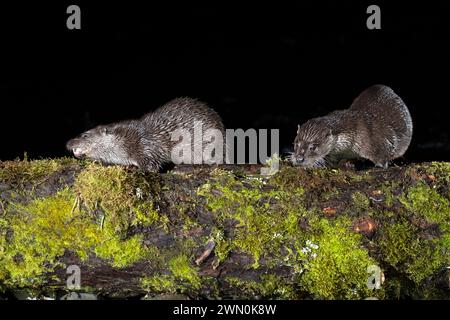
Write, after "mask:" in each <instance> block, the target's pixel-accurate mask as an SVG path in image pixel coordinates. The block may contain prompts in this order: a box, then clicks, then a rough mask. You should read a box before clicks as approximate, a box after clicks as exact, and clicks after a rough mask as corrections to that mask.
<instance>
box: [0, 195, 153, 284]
mask: <svg viewBox="0 0 450 320" xmlns="http://www.w3.org/2000/svg"><path fill="white" fill-rule="evenodd" d="M74 203H75V197H74V195H73V194H72V192H71V190H70V189H64V190H62V191H60V192H58V193H57V194H56V195H55V196H52V197H48V198H43V199H37V200H34V201H32V202H31V203H29V204H27V205H14V206H13V208H14V213H13V214H9V215H7V217H6V218H5V219H3V220H2V227H1V228H0V230H2V238H1V239H2V240H1V241H2V243H1V244H2V246H1V247H2V250H1V251H0V262H1V263H0V280H2V281H5V282H6V283H11V284H14V285H17V286H23V285H36V284H38V283H39V282H40V276H41V275H43V274H44V273H46V272H51V271H52V270H53V269H54V268H55V267H56V266H57V265H58V262H57V259H58V257H60V256H61V255H63V254H64V252H65V251H66V250H70V251H73V252H74V253H76V254H77V255H78V256H79V257H80V258H81V259H82V260H85V259H87V258H88V256H89V254H90V253H92V252H94V253H96V254H97V255H98V256H99V257H101V258H104V259H107V260H108V261H110V263H111V264H112V265H113V266H115V267H125V266H128V265H131V264H133V263H134V262H136V261H138V260H140V259H142V258H143V257H145V256H146V250H145V249H144V248H143V246H142V245H141V237H140V236H133V237H131V238H129V239H126V240H121V239H120V237H119V236H118V235H117V234H115V233H114V232H111V230H110V229H101V228H100V227H99V226H98V225H97V224H96V223H94V222H93V221H92V220H91V217H90V215H88V214H86V213H84V212H83V211H80V210H76V209H75V208H74ZM9 233H10V235H8V234H9Z"/></svg>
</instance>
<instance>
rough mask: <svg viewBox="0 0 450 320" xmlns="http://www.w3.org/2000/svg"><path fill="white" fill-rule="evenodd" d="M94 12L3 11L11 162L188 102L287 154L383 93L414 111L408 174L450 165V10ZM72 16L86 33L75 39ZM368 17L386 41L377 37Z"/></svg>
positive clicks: (88, 6) (437, 6)
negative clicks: (314, 122)
mask: <svg viewBox="0 0 450 320" xmlns="http://www.w3.org/2000/svg"><path fill="white" fill-rule="evenodd" d="M93 2H94V1H90V2H89V3H88V2H87V1H72V2H70V3H69V2H64V1H58V2H56V1H55V2H54V3H53V4H50V3H47V4H37V3H34V4H32V3H31V2H30V4H27V3H26V2H25V3H24V2H21V3H18V4H14V5H3V4H2V7H1V8H0V39H1V42H0V48H1V69H0V110H1V111H0V112H1V115H0V119H1V122H0V137H1V148H0V159H1V160H6V159H14V158H17V157H22V156H23V154H24V152H27V153H28V156H29V157H30V158H40V157H53V156H64V155H68V153H67V152H66V150H65V147H64V145H65V142H66V141H67V140H68V139H69V138H72V137H73V136H74V135H77V134H78V133H80V132H82V131H84V130H86V129H88V128H90V127H92V126H94V125H97V124H100V123H108V122H112V121H117V120H121V119H127V118H134V117H139V116H141V115H142V114H144V113H145V112H147V111H149V110H152V109H155V108H156V107H158V106H160V105H161V104H163V103H165V102H167V101H168V100H170V99H172V98H175V97H178V96H192V97H197V98H200V99H202V100H204V101H206V102H208V103H209V104H210V105H211V106H212V107H213V108H214V109H216V110H217V111H218V112H219V113H220V114H221V116H222V118H223V119H224V122H225V125H226V126H227V127H229V128H243V129H247V128H279V129H280V138H281V141H280V145H281V148H282V149H285V150H286V148H289V147H290V146H291V144H292V142H293V139H294V137H295V131H296V125H297V123H302V122H304V121H306V120H308V119H309V118H312V117H316V116H320V115H324V114H326V113H328V112H330V111H332V110H334V109H343V108H347V107H348V106H349V105H350V103H351V102H352V100H353V99H354V98H355V97H356V96H357V95H358V94H359V93H360V92H361V91H362V90H363V89H365V88H366V87H368V86H370V85H372V84H376V83H382V84H385V85H388V86H390V87H392V88H393V89H394V91H396V92H397V93H398V94H399V95H400V96H401V97H402V99H403V100H404V101H405V103H406V104H407V105H408V107H409V109H410V111H411V115H412V117H413V121H414V126H415V132H414V138H413V142H412V144H411V147H410V150H409V151H408V153H407V154H406V155H405V158H406V160H407V161H425V160H447V161H448V160H450V139H449V131H450V130H449V129H448V128H449V126H450V124H449V118H448V117H447V116H446V114H445V112H446V111H447V109H448V108H449V105H450V104H449V102H448V99H449V89H450V88H449V81H450V80H449V75H450V61H449V60H450V50H449V47H448V42H449V40H450V34H449V26H448V24H449V19H448V14H449V12H450V11H449V9H450V5H449V4H448V1H434V2H428V1H427V2H421V3H412V2H406V1H405V2H398V1H391V2H394V3H395V4H394V3H390V4H387V3H386V4H385V3H380V2H378V3H377V1H372V2H370V3H369V2H364V1H359V2H356V1H354V2H350V1H334V2H322V1H298V2H297V3H290V4H276V3H278V2H274V1H271V2H269V3H268V4H260V3H255V4H253V5H250V4H247V5H246V6H245V7H244V6H242V4H237V3H236V4H231V3H229V2H227V4H225V2H223V3H222V4H220V5H219V4H218V3H216V2H213V1H210V2H209V4H208V5H205V4H203V5H200V4H195V3H193V2H191V1H185V2H184V3H183V4H180V3H174V2H170V3H168V2H163V3H156V2H155V4H153V5H150V4H149V3H154V1H147V4H146V5H143V3H137V2H135V3H133V2H130V1H123V2H117V3H111V2H102V3H98V2H97V1H95V2H96V5H94V4H93ZM70 4H78V5H79V6H80V7H81V21H82V22H81V23H82V28H81V30H68V29H67V28H66V18H67V17H68V15H67V14H66V8H67V6H68V5H70ZM369 4H378V5H379V6H380V7H381V24H382V29H381V30H368V29H367V28H366V19H367V17H368V14H367V13H366V8H367V6H368V5H369Z"/></svg>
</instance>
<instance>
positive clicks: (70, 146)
mask: <svg viewBox="0 0 450 320" xmlns="http://www.w3.org/2000/svg"><path fill="white" fill-rule="evenodd" d="M66 148H67V150H69V151H70V152H72V153H73V155H74V156H75V157H76V158H79V159H80V158H84V157H85V156H86V154H87V151H86V150H84V149H83V148H81V147H80V146H79V145H78V142H77V139H72V140H69V141H68V142H67V144H66Z"/></svg>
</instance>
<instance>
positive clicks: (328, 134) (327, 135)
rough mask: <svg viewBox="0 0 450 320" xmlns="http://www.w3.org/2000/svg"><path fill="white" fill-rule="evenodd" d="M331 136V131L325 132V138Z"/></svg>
mask: <svg viewBox="0 0 450 320" xmlns="http://www.w3.org/2000/svg"><path fill="white" fill-rule="evenodd" d="M332 135H333V132H332V131H331V129H328V130H327V133H326V134H325V137H327V138H328V137H331V136H332Z"/></svg>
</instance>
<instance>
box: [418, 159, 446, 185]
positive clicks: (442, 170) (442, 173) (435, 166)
mask: <svg viewBox="0 0 450 320" xmlns="http://www.w3.org/2000/svg"><path fill="white" fill-rule="evenodd" d="M423 168H424V169H425V171H426V172H427V173H428V174H430V175H434V176H435V177H438V178H439V180H440V181H441V182H446V183H450V162H431V163H430V164H426V165H424V166H423Z"/></svg>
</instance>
